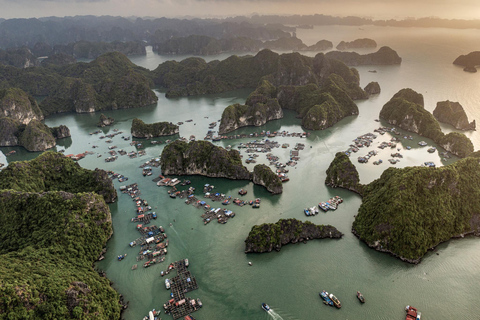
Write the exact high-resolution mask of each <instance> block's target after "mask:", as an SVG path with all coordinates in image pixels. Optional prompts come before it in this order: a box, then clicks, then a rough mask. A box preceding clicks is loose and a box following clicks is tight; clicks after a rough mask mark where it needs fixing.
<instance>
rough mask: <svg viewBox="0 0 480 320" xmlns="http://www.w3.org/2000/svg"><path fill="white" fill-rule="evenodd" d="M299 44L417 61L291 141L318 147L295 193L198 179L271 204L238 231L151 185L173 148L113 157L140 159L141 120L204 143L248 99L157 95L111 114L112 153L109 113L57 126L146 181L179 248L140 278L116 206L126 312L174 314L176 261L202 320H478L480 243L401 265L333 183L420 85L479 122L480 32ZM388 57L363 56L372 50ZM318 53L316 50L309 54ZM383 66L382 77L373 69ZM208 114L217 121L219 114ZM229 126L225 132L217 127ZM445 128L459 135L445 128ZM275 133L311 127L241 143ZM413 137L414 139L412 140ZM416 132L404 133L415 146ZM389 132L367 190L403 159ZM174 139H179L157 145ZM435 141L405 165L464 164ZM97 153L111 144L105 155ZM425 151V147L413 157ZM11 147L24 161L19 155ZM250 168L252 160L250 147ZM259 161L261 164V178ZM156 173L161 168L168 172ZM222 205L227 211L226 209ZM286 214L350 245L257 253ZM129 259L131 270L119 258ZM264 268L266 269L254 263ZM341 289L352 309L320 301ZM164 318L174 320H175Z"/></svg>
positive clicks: (117, 283)
mask: <svg viewBox="0 0 480 320" xmlns="http://www.w3.org/2000/svg"><path fill="white" fill-rule="evenodd" d="M297 36H298V37H299V38H301V39H302V40H303V41H304V42H305V43H306V44H307V45H310V44H314V43H315V42H317V41H318V40H321V39H327V40H330V41H332V42H333V43H334V46H336V45H337V44H338V42H340V41H341V40H345V41H351V40H354V39H357V38H365V37H368V38H372V39H374V40H376V41H377V43H378V45H379V47H380V46H384V45H387V46H390V47H392V48H393V49H394V50H396V51H397V52H398V54H399V55H400V56H401V57H402V58H403V62H402V64H401V65H400V66H363V67H358V70H359V72H360V76H361V85H362V87H364V86H366V85H367V84H368V83H369V82H370V81H377V82H379V84H380V86H381V89H382V92H381V93H380V94H379V95H377V96H374V97H372V98H370V99H369V100H366V101H360V102H357V103H358V107H359V109H360V115H359V116H357V117H349V118H346V119H344V120H343V121H341V122H340V123H338V124H336V125H335V126H334V127H332V128H329V129H327V130H324V131H319V132H312V133H311V135H310V137H308V138H306V139H301V138H293V137H284V138H274V139H273V140H276V141H278V142H279V143H289V144H290V147H293V146H295V144H296V143H298V142H301V143H304V144H305V145H306V147H305V150H303V151H300V157H301V159H300V161H299V162H298V164H297V165H296V166H295V167H291V168H289V169H290V172H289V173H288V175H289V177H290V181H289V182H287V183H285V184H284V192H283V194H282V195H277V196H271V195H270V194H269V193H268V192H266V191H265V190H264V189H263V188H261V187H258V186H254V185H253V184H252V183H249V182H247V181H229V180H226V179H213V178H202V177H189V179H190V180H191V181H192V185H193V186H194V187H196V188H197V195H198V196H200V197H201V196H202V193H201V190H202V186H203V185H204V184H205V183H210V184H213V185H215V190H216V191H217V192H221V193H225V194H228V195H232V196H234V197H236V196H237V191H238V189H240V188H245V189H247V190H248V194H247V195H246V196H245V197H244V198H246V199H254V198H257V197H260V198H262V204H261V208H260V209H258V210H252V209H251V208H250V207H242V208H240V207H238V206H235V205H230V206H229V209H232V210H233V211H234V212H236V217H235V218H234V219H231V220H229V222H228V223H227V224H225V225H221V224H217V223H215V222H213V223H210V224H208V225H203V222H202V219H201V217H200V215H201V213H202V211H201V210H198V209H196V208H194V207H193V206H189V205H185V204H184V203H183V200H180V199H175V200H172V199H170V198H169V197H168V194H167V189H166V188H164V187H157V186H156V185H155V183H154V182H152V181H151V177H143V176H142V174H141V172H142V171H141V169H140V168H139V165H141V164H142V163H144V162H145V161H147V160H149V159H151V158H153V157H158V156H159V155H160V154H161V152H162V148H163V145H151V144H150V142H149V141H146V142H145V145H146V153H147V154H146V155H145V156H143V157H138V158H136V159H130V158H128V157H127V156H119V157H118V160H117V161H115V162H112V163H106V162H104V158H106V157H107V156H109V155H108V151H109V150H108V146H110V145H116V146H117V147H118V148H117V149H120V148H123V149H125V150H126V151H133V150H135V149H134V147H133V146H130V145H129V142H130V141H124V140H123V139H121V136H122V135H125V136H128V135H129V134H130V127H131V121H132V119H133V118H135V117H138V118H140V119H142V120H144V121H145V122H147V123H152V122H157V121H171V122H174V123H176V122H179V121H182V122H185V120H187V119H193V121H192V122H185V123H184V124H183V125H181V126H180V136H183V137H187V138H188V137H189V136H190V135H195V136H196V137H197V139H202V138H203V137H204V136H205V133H206V132H207V130H208V124H209V123H210V122H213V121H216V120H218V119H220V117H221V114H222V111H223V109H224V108H225V107H226V106H228V105H230V104H232V103H243V102H244V101H245V98H246V97H247V96H248V94H249V91H248V90H242V91H235V92H229V93H225V94H218V95H209V96H201V97H189V98H178V99H166V98H165V97H164V93H162V92H161V91H157V95H158V97H159V101H158V104H157V105H154V106H149V107H145V108H140V109H134V110H133V109H132V110H119V111H108V112H105V114H106V115H107V116H111V117H113V118H115V120H116V123H115V125H114V126H113V127H110V128H105V129H102V131H103V134H107V133H113V130H114V129H119V130H120V131H123V134H120V135H117V136H115V137H114V138H113V139H112V140H113V142H112V143H111V144H108V143H106V142H105V140H106V139H104V140H101V139H99V136H100V135H90V134H89V133H91V132H93V131H95V130H97V129H98V128H97V127H96V123H97V122H98V119H99V115H100V114H99V113H97V114H65V115H59V116H53V117H50V118H48V119H47V120H46V121H45V122H46V124H47V125H49V126H58V125H60V124H64V125H67V126H68V127H69V128H70V131H71V133H72V138H68V139H64V140H60V141H59V145H58V146H57V150H60V149H65V153H66V154H69V153H74V154H76V153H80V152H83V151H86V150H89V151H94V152H95V153H98V154H101V155H102V157H99V158H97V156H96V155H90V156H87V157H86V158H85V159H83V160H81V161H80V162H79V163H80V164H81V165H82V166H83V167H86V168H90V169H94V168H96V167H99V168H103V169H106V170H113V171H115V172H118V173H121V174H123V175H125V176H126V177H128V178H129V180H128V181H126V182H124V183H119V182H118V181H115V186H116V187H117V188H118V187H120V186H121V185H125V184H128V183H134V182H137V183H138V184H139V186H140V190H141V192H142V195H141V196H142V198H144V199H146V200H147V201H148V202H149V204H150V205H152V207H154V211H156V212H157V214H158V216H159V218H158V219H157V220H156V221H154V222H153V223H155V224H158V225H162V226H164V227H165V229H166V233H167V235H168V238H169V240H170V245H169V247H168V254H167V259H166V261H165V262H164V263H162V264H159V265H154V266H152V267H150V268H148V269H144V268H142V267H141V262H139V268H138V269H137V270H134V271H132V270H131V267H132V265H134V264H136V263H137V261H136V259H135V256H136V253H137V252H138V249H137V248H130V247H129V245H128V244H129V242H130V241H132V240H134V239H136V238H137V237H138V236H139V234H138V233H137V231H136V230H135V224H134V223H132V222H130V219H131V218H132V217H134V216H135V207H134V203H133V202H132V201H131V199H130V198H129V197H128V196H126V195H124V194H121V193H119V200H118V201H117V202H116V203H115V204H112V205H110V208H111V211H112V216H113V226H114V231H115V233H114V235H113V237H112V238H111V240H110V241H109V242H108V244H107V247H108V253H107V255H106V259H105V260H104V261H102V262H100V263H98V264H97V267H98V268H99V269H102V270H105V271H106V272H107V275H108V277H109V278H110V279H111V280H112V281H113V282H114V287H115V288H116V289H117V290H118V291H119V292H120V293H122V294H123V295H124V296H125V299H126V300H128V301H130V306H129V308H128V309H127V311H126V312H125V313H124V318H125V319H127V320H134V319H142V318H143V316H144V315H146V314H147V313H148V311H149V310H151V309H153V308H156V309H163V307H162V306H163V303H164V302H166V301H167V300H168V299H169V293H170V292H169V291H168V290H166V289H165V287H164V282H163V280H164V279H163V278H162V277H160V271H161V270H163V269H165V268H166V266H167V265H168V263H170V262H173V261H176V260H179V259H183V258H189V260H190V271H191V272H192V274H193V275H194V276H195V277H196V278H197V282H198V284H199V289H198V290H196V291H193V292H190V293H189V294H188V296H190V297H192V298H200V299H201V300H202V302H203V305H204V307H203V308H202V309H201V310H200V311H199V312H196V313H195V314H194V316H195V317H196V318H197V319H269V318H271V317H272V318H275V319H285V320H287V319H302V320H303V319H305V320H306V319H350V320H363V319H369V320H372V319H388V320H391V319H404V317H405V312H404V307H405V305H407V304H410V305H413V306H415V307H417V308H418V309H419V310H421V311H422V316H423V317H422V319H426V320H428V319H436V320H437V319H453V318H456V319H466V320H478V319H479V317H480V316H479V315H480V303H479V301H480V286H479V285H480V280H479V279H480V254H479V253H480V240H479V239H477V238H473V237H469V238H465V239H460V240H452V241H449V242H447V243H444V244H441V245H440V246H438V248H437V249H436V250H435V251H434V252H430V253H428V254H427V255H426V256H425V257H424V259H423V260H422V262H421V263H420V264H419V265H416V266H414V265H410V264H407V263H404V262H401V261H400V260H398V259H395V258H393V257H391V256H389V255H387V254H383V253H379V252H376V251H374V250H372V249H369V248H368V247H367V246H366V245H365V244H363V243H362V242H360V241H359V240H358V239H357V238H356V237H354V236H353V234H352V233H351V232H350V230H351V225H352V222H353V220H354V216H355V215H356V213H357V210H358V207H359V206H360V203H361V199H360V197H358V196H357V195H355V194H353V193H350V192H347V191H345V190H340V189H338V190H335V189H331V188H327V187H326V186H325V185H324V180H325V171H326V169H327V167H328V165H329V164H330V162H331V161H332V159H333V157H334V155H335V153H336V152H338V151H342V150H346V149H347V148H348V145H349V144H350V143H351V141H352V140H353V139H355V138H356V137H357V136H359V135H361V134H364V133H367V132H373V130H374V129H375V128H377V127H379V126H380V125H381V123H378V122H375V121H374V119H377V118H378V114H379V112H380V109H381V108H382V106H383V105H384V104H385V103H386V102H387V101H388V100H389V99H390V98H391V97H392V95H393V94H395V93H396V92H397V91H398V90H400V89H402V88H407V87H409V88H412V89H414V90H416V91H417V92H419V93H422V94H423V96H424V98H425V108H426V109H428V110H429V111H433V109H434V108H435V105H436V103H437V102H438V101H443V100H451V101H458V102H460V103H461V104H462V105H463V107H464V108H465V109H466V112H467V114H468V116H469V119H470V120H472V119H476V120H477V121H478V120H480V108H478V106H477V105H478V103H479V102H480V73H477V74H470V73H465V72H463V71H462V68H460V67H457V66H454V65H453V64H452V62H453V60H454V59H455V58H456V57H457V56H458V55H460V54H467V53H469V52H471V51H475V50H478V49H479V48H478V47H476V45H478V43H480V32H478V30H449V29H417V28H390V27H385V28H382V27H372V26H371V27H369V26H366V27H362V28H358V27H344V26H330V27H315V28H314V29H313V30H300V29H299V30H298V32H297ZM374 51H376V50H363V51H362V53H369V52H374ZM307 54H309V55H314V54H315V53H307ZM227 56H228V55H226V54H225V55H219V56H211V57H205V59H207V60H213V59H223V58H225V57H227ZM182 58H183V57H178V56H177V57H168V56H158V55H156V54H154V53H152V52H149V53H148V54H147V56H141V57H132V58H131V59H132V61H133V62H134V63H136V64H138V65H141V66H144V67H146V68H149V69H154V68H156V67H157V66H158V64H159V63H161V62H163V61H166V60H171V59H176V60H180V59H182ZM373 70H376V73H373V72H369V71H373ZM207 117H208V118H207ZM217 128H218V126H217ZM442 128H443V130H444V131H445V132H450V131H452V130H453V128H451V127H449V126H446V125H445V126H442ZM261 130H271V131H283V130H285V131H289V132H302V131H303V130H302V128H301V126H300V120H299V119H296V118H295V114H294V113H291V112H286V113H285V118H284V119H282V120H277V121H273V122H270V123H268V124H266V125H265V126H263V127H259V128H243V129H241V130H238V131H237V132H238V133H252V132H260V131H261ZM402 133H404V132H402ZM466 134H467V136H469V137H470V139H472V141H473V143H474V145H475V149H479V148H480V134H479V133H478V132H475V131H473V132H467V133H466ZM403 136H404V134H402V135H400V137H403ZM391 137H392V136H390V135H389V134H385V135H383V136H381V135H378V138H377V139H376V140H374V143H373V145H372V146H371V147H370V148H363V149H360V151H359V152H358V153H357V154H355V155H353V156H352V160H353V162H354V163H355V165H356V166H357V168H358V170H359V173H360V178H361V181H362V182H363V183H368V182H370V181H372V180H374V179H376V178H378V177H379V176H380V175H381V173H382V171H383V170H385V169H386V168H387V167H388V166H391V165H390V164H389V163H388V162H387V160H388V159H389V158H390V153H392V152H396V151H395V150H391V149H384V150H381V149H378V148H377V147H376V146H377V145H378V144H379V143H380V142H382V141H389V140H390V138H391ZM157 140H165V139H157ZM250 140H252V139H242V140H226V141H221V142H217V144H218V145H222V146H227V145H231V146H233V147H235V146H236V145H238V144H239V143H240V142H247V141H250ZM421 140H425V141H427V142H428V143H429V145H431V146H435V144H434V143H433V142H432V141H430V140H428V139H424V138H422V137H419V136H417V135H413V140H405V139H402V142H401V143H400V144H399V145H398V147H399V148H400V149H401V150H400V151H399V152H401V153H402V154H403V156H404V158H403V159H401V161H400V162H399V163H397V164H396V165H395V166H397V167H405V166H413V165H420V164H422V163H423V162H425V161H433V162H435V163H436V164H437V165H438V166H441V165H445V164H448V163H451V162H452V161H455V159H450V160H446V161H442V159H441V157H440V155H439V154H438V152H437V153H434V154H430V153H427V150H426V149H427V148H428V147H423V148H422V147H419V146H418V144H417V143H418V142H419V141H421ZM93 145H98V146H99V147H98V148H95V149H93V148H92V147H93ZM406 146H411V147H412V150H406V149H405V147H406ZM290 149H291V148H288V149H282V148H279V149H275V150H274V151H273V153H274V154H275V155H278V156H279V157H280V161H283V162H286V161H287V160H288V156H289V150H290ZM0 150H1V153H0V162H2V163H8V162H10V161H17V160H25V159H32V158H34V157H36V156H37V155H38V153H29V152H26V151H24V150H23V149H22V148H1V149H0ZM10 150H16V151H17V154H16V155H13V156H8V157H6V156H5V154H6V153H7V152H9V151H10ZM370 150H377V151H379V155H377V156H376V157H375V158H373V159H372V160H371V161H370V162H369V163H367V164H359V163H357V161H356V158H357V157H358V156H359V155H364V154H367V153H368V151H370ZM242 154H243V155H244V158H246V156H247V154H246V153H245V152H244V151H242ZM377 159H382V160H383V164H381V165H379V166H374V165H373V163H372V162H373V160H377ZM257 161H258V163H267V160H266V157H265V154H262V153H260V154H259V157H258V158H257ZM253 166H254V164H249V165H247V167H248V168H249V169H253ZM153 173H154V175H153V176H157V175H159V174H160V173H161V172H160V169H159V168H154V171H153ZM334 195H339V196H341V197H342V198H344V199H345V201H344V203H343V204H341V205H340V206H339V208H338V210H336V211H335V212H328V213H320V214H318V215H317V216H315V217H306V216H305V215H304V214H303V208H305V207H307V206H308V207H311V206H313V205H316V204H318V203H319V202H320V201H325V200H327V199H328V198H330V197H332V196H334ZM208 202H209V203H210V204H211V205H212V206H216V207H219V206H221V204H219V203H212V202H211V201H208ZM282 218H297V219H300V220H309V221H312V222H314V223H317V224H331V225H333V226H335V227H337V228H338V229H339V230H340V231H342V232H343V233H344V234H345V236H344V237H343V238H342V239H340V240H321V241H310V242H308V243H307V244H296V245H288V246H286V247H284V248H282V250H281V252H272V253H265V254H249V255H246V254H245V253H244V240H245V238H246V237H247V235H248V232H249V231H250V229H251V227H252V226H253V225H255V224H261V223H265V222H276V221H278V220H279V219H282ZM123 253H127V254H128V256H127V257H126V258H125V259H124V260H123V261H121V262H119V261H117V259H116V257H117V255H119V254H123ZM249 261H251V262H252V264H253V266H249V265H248V262H249ZM323 289H324V290H327V291H329V292H333V293H334V294H335V295H336V296H337V297H338V298H339V299H340V300H341V302H342V308H341V309H340V310H337V309H334V308H331V307H327V306H325V305H324V304H323V303H322V302H321V300H320V298H319V296H318V293H319V291H321V290H323ZM357 290H360V291H361V292H362V293H363V294H364V296H365V298H366V301H367V302H366V303H365V304H364V305H361V304H360V303H359V302H358V300H357V299H356V296H355V293H356V291H357ZM262 302H266V303H268V304H269V305H270V306H271V307H272V308H273V309H274V311H275V313H272V314H267V313H266V312H264V311H262V309H261V308H260V304H261V303H262ZM162 318H163V319H171V316H166V315H162Z"/></svg>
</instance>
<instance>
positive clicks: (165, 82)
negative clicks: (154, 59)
mask: <svg viewBox="0 0 480 320" xmlns="http://www.w3.org/2000/svg"><path fill="white" fill-rule="evenodd" d="M332 73H335V74H337V75H339V76H341V77H342V78H343V80H344V81H345V82H346V83H347V84H348V86H349V87H351V88H353V87H357V88H358V89H357V90H358V91H359V92H361V96H362V97H363V96H365V93H364V92H363V90H362V89H361V88H359V87H358V85H359V77H358V72H356V70H354V69H350V68H348V67H347V66H346V65H345V64H344V63H342V62H340V61H337V60H334V59H328V58H326V57H325V55H323V54H321V53H320V54H317V55H316V56H315V57H314V58H311V57H307V56H303V55H301V54H299V53H288V54H282V55H279V54H277V53H274V52H272V51H270V50H268V49H265V50H262V51H260V52H258V53H257V54H256V55H255V56H244V57H238V56H235V55H233V56H230V57H229V58H227V59H225V60H222V61H218V60H215V61H211V62H209V63H207V62H205V60H203V59H201V58H187V59H185V60H183V61H180V62H175V61H167V62H165V63H162V64H160V65H159V66H158V68H157V69H155V70H154V71H152V74H153V79H154V81H155V84H157V85H159V86H163V87H165V88H167V93H166V96H167V97H176V96H190V95H199V94H207V93H219V92H225V91H229V90H234V89H241V88H256V87H257V86H258V84H259V83H260V81H261V80H263V79H265V80H268V81H269V82H270V83H271V84H272V85H273V86H275V87H278V86H281V85H306V84H309V83H314V84H317V85H322V84H323V83H324V82H325V80H326V79H327V78H328V76H329V75H330V74H332ZM357 95H358V93H357ZM351 98H352V99H358V98H359V97H353V96H351Z"/></svg>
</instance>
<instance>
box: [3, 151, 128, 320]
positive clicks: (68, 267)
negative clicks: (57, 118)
mask: <svg viewBox="0 0 480 320" xmlns="http://www.w3.org/2000/svg"><path fill="white" fill-rule="evenodd" d="M103 174H104V175H105V176H106V173H105V172H103ZM98 176H99V175H98V173H95V172H91V171H90V170H86V169H82V168H80V167H79V166H78V164H76V163H74V162H73V160H71V159H68V158H65V157H64V156H63V155H61V154H58V153H53V152H46V153H44V154H42V155H41V156H39V157H38V158H37V159H35V160H32V161H23V162H12V163H10V164H9V166H8V167H7V168H6V169H5V170H3V171H2V172H0V199H1V201H0V258H1V259H2V261H3V263H2V264H1V266H0V275H1V277H0V278H1V280H0V297H3V298H2V300H1V303H0V319H32V320H33V319H119V318H120V310H121V305H120V303H119V298H120V297H119V294H118V293H117V292H115V290H114V289H113V288H112V287H111V286H110V281H109V280H108V279H106V278H104V277H101V276H100V275H99V274H98V273H97V272H96V271H94V270H93V268H92V263H93V262H94V261H95V260H96V259H97V258H98V256H99V254H100V252H101V250H102V248H103V247H104V246H105V243H106V241H107V240H108V238H109V237H110V236H111V234H112V224H111V215H110V210H109V208H108V206H107V205H106V203H105V200H104V199H103V197H102V196H100V195H98V194H95V193H93V192H92V191H94V190H98V191H102V190H103V187H102V185H101V184H96V183H95V179H96V177H98ZM107 179H108V177H107ZM108 180H109V186H108V188H109V189H110V191H108V190H105V191H104V192H103V193H104V194H110V193H112V192H115V189H114V188H113V184H112V182H111V180H110V179H108ZM62 188H64V189H66V190H67V191H62Z"/></svg>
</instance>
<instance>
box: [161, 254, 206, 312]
mask: <svg viewBox="0 0 480 320" xmlns="http://www.w3.org/2000/svg"><path fill="white" fill-rule="evenodd" d="M187 267H188V259H184V260H179V261H175V262H174V263H173V264H171V265H170V266H169V269H170V270H172V269H175V270H177V275H176V276H175V277H173V278H171V279H170V289H171V290H172V293H171V296H172V299H170V300H169V301H168V302H167V303H165V304H164V305H163V307H164V308H165V313H166V314H171V315H172V316H173V319H179V318H182V317H185V316H187V315H189V314H191V313H192V312H195V311H197V310H198V309H200V308H201V307H202V302H201V301H200V299H196V300H195V299H192V298H189V297H186V296H185V294H186V293H188V292H190V291H193V290H196V289H198V284H197V280H196V279H195V277H193V276H192V274H191V273H190V271H188V270H187Z"/></svg>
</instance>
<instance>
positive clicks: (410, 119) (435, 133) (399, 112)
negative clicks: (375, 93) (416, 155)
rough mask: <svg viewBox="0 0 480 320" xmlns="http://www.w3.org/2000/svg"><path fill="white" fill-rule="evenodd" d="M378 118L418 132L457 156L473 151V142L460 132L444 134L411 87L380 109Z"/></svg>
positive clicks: (464, 155)
mask: <svg viewBox="0 0 480 320" xmlns="http://www.w3.org/2000/svg"><path fill="white" fill-rule="evenodd" d="M380 118H381V119H384V120H386V121H388V123H390V124H393V125H396V126H398V127H400V128H402V129H404V130H407V131H411V132H415V133H418V134H419V135H421V136H424V137H427V138H430V139H432V140H433V141H435V142H436V143H438V144H439V145H441V146H442V147H443V148H444V149H445V150H447V151H450V152H452V153H453V154H455V155H457V156H459V157H466V156H468V155H469V154H470V153H472V152H473V144H472V142H471V141H470V139H469V138H468V137H466V136H465V135H463V134H461V133H449V134H447V135H445V134H444V133H443V132H442V130H441V129H440V125H439V124H438V122H437V120H436V119H435V118H434V117H433V115H432V114H431V113H430V112H428V111H427V110H425V109H424V107H423V96H422V95H421V94H419V93H417V92H415V91H414V90H412V89H402V90H400V91H399V92H398V93H396V94H395V95H394V96H393V98H392V99H390V101H388V102H387V103H386V104H385V105H384V106H383V108H382V110H381V111H380Z"/></svg>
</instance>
